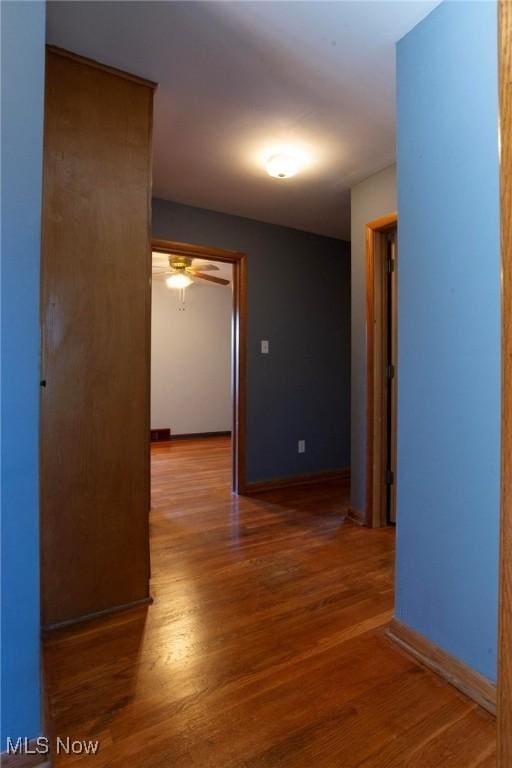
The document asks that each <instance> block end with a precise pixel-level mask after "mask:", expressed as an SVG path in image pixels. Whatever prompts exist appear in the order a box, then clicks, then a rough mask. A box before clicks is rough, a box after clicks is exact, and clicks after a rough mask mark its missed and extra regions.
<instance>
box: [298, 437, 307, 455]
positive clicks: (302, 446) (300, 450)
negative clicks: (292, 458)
mask: <svg viewBox="0 0 512 768" xmlns="http://www.w3.org/2000/svg"><path fill="white" fill-rule="evenodd" d="M297 453H306V441H305V440H299V442H298V443H297Z"/></svg>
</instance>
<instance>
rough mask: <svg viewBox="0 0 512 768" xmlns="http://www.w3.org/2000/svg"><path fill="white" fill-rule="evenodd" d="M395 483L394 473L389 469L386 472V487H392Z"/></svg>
mask: <svg viewBox="0 0 512 768" xmlns="http://www.w3.org/2000/svg"><path fill="white" fill-rule="evenodd" d="M394 482H395V473H394V472H393V471H392V470H391V469H387V470H386V485H393V483H394Z"/></svg>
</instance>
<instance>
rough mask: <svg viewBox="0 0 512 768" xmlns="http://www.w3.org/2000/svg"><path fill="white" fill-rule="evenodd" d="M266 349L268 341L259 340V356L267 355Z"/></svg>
mask: <svg viewBox="0 0 512 768" xmlns="http://www.w3.org/2000/svg"><path fill="white" fill-rule="evenodd" d="M268 348H269V343H268V340H267V339H262V340H261V354H262V355H268Z"/></svg>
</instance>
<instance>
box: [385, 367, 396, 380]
mask: <svg viewBox="0 0 512 768" xmlns="http://www.w3.org/2000/svg"><path fill="white" fill-rule="evenodd" d="M386 378H388V379H394V378H395V366H394V365H388V366H387V367H386Z"/></svg>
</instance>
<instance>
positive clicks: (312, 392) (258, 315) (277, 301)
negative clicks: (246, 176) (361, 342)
mask: <svg viewBox="0 0 512 768" xmlns="http://www.w3.org/2000/svg"><path fill="white" fill-rule="evenodd" d="M153 236H154V237H160V238H164V239H165V238H166V239H168V240H181V241H184V242H191V243H198V244H203V245H210V246H214V247H218V248H228V249H229V248H231V249H234V250H240V251H244V252H245V253H246V254H247V272H248V277H247V284H248V286H247V293H248V297H247V298H248V308H247V324H248V329H247V333H248V349H247V451H246V459H247V479H248V481H249V482H250V481H257V480H268V479H272V478H279V477H287V476H289V475H297V474H303V473H309V472H318V471H323V470H331V469H338V468H345V467H348V466H349V463H350V246H349V244H348V243H346V242H345V241H343V240H333V239H332V238H329V237H321V236H320V235H313V234H310V233H307V232H300V231H299V230H296V229H289V228H287V227H279V226H275V225H273V224H264V223H262V222H260V221H254V220H252V219H246V218H242V217H240V216H230V215H228V214H224V213H216V212H215V211H208V210H204V209H202V208H195V207H191V206H188V205H181V204H179V203H171V202H166V201H164V200H153ZM261 339H269V340H270V354H269V355H261V354H260V351H259V343H260V340H261ZM302 438H304V439H305V440H306V453H304V454H298V453H297V441H298V440H299V439H302Z"/></svg>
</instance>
